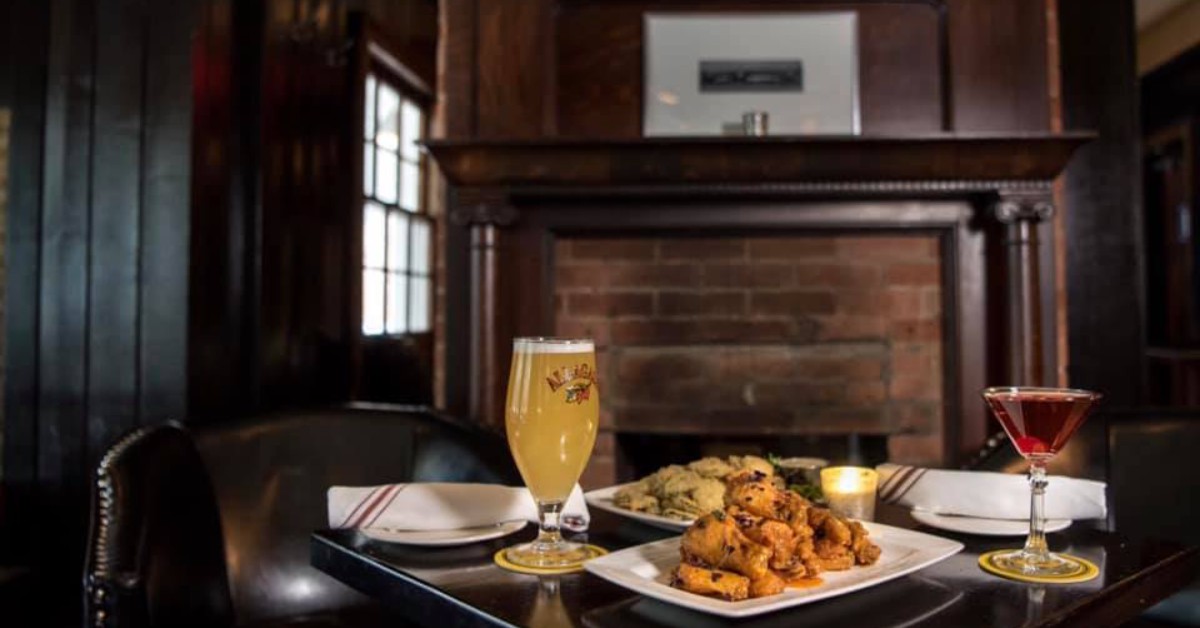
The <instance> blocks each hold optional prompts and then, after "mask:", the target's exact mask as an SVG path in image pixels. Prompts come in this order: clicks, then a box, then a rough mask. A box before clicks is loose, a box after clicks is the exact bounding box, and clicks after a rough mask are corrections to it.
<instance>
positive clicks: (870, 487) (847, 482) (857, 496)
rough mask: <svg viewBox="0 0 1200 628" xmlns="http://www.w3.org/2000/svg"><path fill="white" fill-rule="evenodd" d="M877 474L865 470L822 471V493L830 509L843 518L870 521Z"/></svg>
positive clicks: (853, 468) (851, 468)
mask: <svg viewBox="0 0 1200 628" xmlns="http://www.w3.org/2000/svg"><path fill="white" fill-rule="evenodd" d="M878 485H879V474H878V473H876V472H875V470H874V469H867V468H865V467H826V468H824V469H821V492H823V493H825V501H827V502H828V503H829V509H830V510H832V511H833V512H834V514H837V515H839V516H842V517H847V518H850V519H860V520H863V521H873V520H874V519H875V490H876V488H877V487H878Z"/></svg>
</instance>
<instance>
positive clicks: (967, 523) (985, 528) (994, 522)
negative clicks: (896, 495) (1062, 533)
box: [912, 510, 1071, 536]
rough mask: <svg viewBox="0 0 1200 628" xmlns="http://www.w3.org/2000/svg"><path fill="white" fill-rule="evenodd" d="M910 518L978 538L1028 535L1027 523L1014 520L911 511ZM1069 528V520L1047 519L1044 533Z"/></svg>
mask: <svg viewBox="0 0 1200 628" xmlns="http://www.w3.org/2000/svg"><path fill="white" fill-rule="evenodd" d="M912 518H913V519H916V520H917V521H918V522H919V523H923V524H925V525H927V526H929V527H932V528H938V529H940V530H949V531H950V532H962V533H964V534H978V535H980V536H1025V535H1027V534H1029V522H1028V521H1026V520H1023V519H1022V520H1015V519H981V518H979V517H963V516H960V515H940V514H938V513H936V512H927V511H924V510H914V511H912ZM1069 527H1071V520H1070V519H1047V520H1046V532H1058V531H1059V530H1066V529H1067V528H1069Z"/></svg>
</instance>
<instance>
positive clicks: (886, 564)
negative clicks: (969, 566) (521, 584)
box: [583, 521, 963, 617]
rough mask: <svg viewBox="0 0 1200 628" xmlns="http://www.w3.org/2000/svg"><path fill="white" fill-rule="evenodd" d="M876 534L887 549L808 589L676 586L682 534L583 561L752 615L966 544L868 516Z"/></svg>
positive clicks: (663, 596)
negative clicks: (735, 590) (723, 592)
mask: <svg viewBox="0 0 1200 628" xmlns="http://www.w3.org/2000/svg"><path fill="white" fill-rule="evenodd" d="M863 525H865V526H866V527H867V530H868V531H870V533H871V540H872V541H874V542H875V543H876V544H878V545H879V548H880V549H881V550H883V553H882V554H881V555H880V557H879V561H878V562H876V563H875V564H874V565H870V566H867V567H854V568H852V569H849V570H847V571H836V572H826V573H823V574H821V579H822V580H823V582H822V583H821V584H820V585H818V586H815V587H812V588H807V589H788V590H786V591H784V592H783V593H779V594H777V595H768V596H766V597H760V598H751V599H749V600H742V601H740V602H726V601H724V600H718V599H716V598H711V597H705V596H703V595H696V594H694V593H688V592H687V591H681V590H679V589H676V588H674V587H672V586H670V579H671V571H672V570H674V569H675V567H677V566H678V565H679V537H672V538H669V539H663V540H661V541H656V542H654V543H647V544H645V545H636V546H634V547H630V548H626V549H623V550H620V551H616V552H613V553H611V554H609V555H607V556H601V557H599V558H593V559H592V560H589V561H588V562H586V563H584V564H583V568H584V569H586V570H587V571H589V572H591V573H593V574H595V575H597V576H600V577H601V578H604V579H605V580H608V581H609V582H612V583H614V584H618V585H620V586H623V587H625V588H626V589H629V590H631V591H634V592H636V593H641V594H642V595H645V596H647V597H652V598H655V599H657V600H660V601H663V602H667V603H670V604H675V605H678V606H683V607H685V608H690V609H693V610H697V611H701V612H704V613H711V614H714V615H722V616H724V617H750V616H753V615H759V614H762V613H769V612H771V611H777V610H780V609H783V608H789V607H792V606H798V605H801V604H808V603H810V602H816V601H817V600H823V599H825V598H830V597H835V596H838V595H844V594H846V593H851V592H853V591H858V590H859V589H865V588H867V587H870V586H874V585H877V584H879V583H881V582H887V581H888V580H892V579H894V578H899V577H900V576H903V575H906V574H910V573H912V572H914V571H917V570H918V569H922V568H924V567H928V566H929V565H932V564H934V563H936V562H938V561H940V560H943V559H946V558H948V557H950V556H953V555H954V554H957V553H958V552H960V551H962V549H963V544H962V543H959V542H958V541H954V540H951V539H944V538H941V537H937V536H933V535H932V534H925V533H924V532H917V531H915V530H905V529H903V528H894V527H892V526H886V525H883V524H879V523H872V522H869V521H864V522H863Z"/></svg>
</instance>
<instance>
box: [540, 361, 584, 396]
mask: <svg viewBox="0 0 1200 628" xmlns="http://www.w3.org/2000/svg"><path fill="white" fill-rule="evenodd" d="M546 383H547V384H550V390H551V391H553V392H558V389H559V388H565V389H566V391H567V403H583V402H585V401H587V400H588V399H591V397H592V384H595V383H596V374H595V373H594V372H593V371H592V367H591V365H590V364H577V365H575V366H564V367H562V368H560V369H557V370H555V371H554V372H552V373H550V376H549V377H547V378H546Z"/></svg>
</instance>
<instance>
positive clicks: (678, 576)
mask: <svg viewBox="0 0 1200 628" xmlns="http://www.w3.org/2000/svg"><path fill="white" fill-rule="evenodd" d="M725 485H726V493H725V499H724V503H723V504H722V506H723V507H722V508H719V509H714V510H713V511H712V512H710V513H708V514H706V515H703V516H701V517H700V518H698V519H697V520H696V521H695V523H693V524H692V525H691V527H689V528H688V529H687V530H686V531H685V532H684V533H683V538H682V539H681V541H680V548H679V553H680V559H681V564H680V565H679V567H678V568H676V569H675V571H674V572H673V573H672V575H671V585H672V586H674V587H676V588H679V589H683V590H684V591H688V592H691V593H697V594H700V595H708V596H715V597H719V598H721V599H724V600H729V601H737V600H744V599H747V598H756V597H764V596H767V595H774V594H776V593H781V592H782V591H783V590H784V589H785V588H787V587H788V586H789V585H793V586H812V585H815V584H819V582H820V581H819V580H816V578H817V576H818V575H820V574H821V573H822V572H823V571H841V570H846V569H850V568H851V567H853V566H855V565H871V564H874V563H875V561H877V560H879V555H880V549H879V546H877V545H875V544H874V543H872V542H871V540H870V539H869V538H868V533H867V530H866V528H865V527H863V525H862V524H861V523H859V522H857V521H850V520H846V519H843V518H841V517H838V516H836V515H834V514H833V513H832V512H830V511H829V510H828V509H825V508H821V507H819V506H815V505H814V504H813V503H812V502H810V501H808V500H807V499H805V498H804V497H801V496H800V494H798V493H796V492H795V491H791V490H788V489H783V488H780V487H779V486H777V484H776V482H775V481H774V477H773V476H771V475H768V474H767V473H765V472H764V471H763V470H758V469H743V470H741V471H737V472H734V473H731V474H729V475H728V476H727V477H726V478H725Z"/></svg>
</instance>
